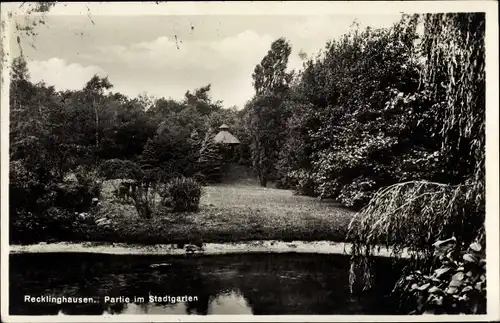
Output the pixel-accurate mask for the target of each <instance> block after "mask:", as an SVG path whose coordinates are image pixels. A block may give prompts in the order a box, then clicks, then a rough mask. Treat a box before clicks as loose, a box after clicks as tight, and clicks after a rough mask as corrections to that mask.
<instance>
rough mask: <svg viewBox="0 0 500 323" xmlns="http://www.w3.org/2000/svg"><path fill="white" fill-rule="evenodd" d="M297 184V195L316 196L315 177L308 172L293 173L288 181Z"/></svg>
mask: <svg viewBox="0 0 500 323" xmlns="http://www.w3.org/2000/svg"><path fill="white" fill-rule="evenodd" d="M287 181H289V182H292V183H293V182H294V183H295V190H294V191H295V193H296V194H299V195H306V196H315V195H316V183H315V182H314V178H313V176H312V175H311V174H310V172H308V171H306V170H299V171H292V172H290V174H289V178H288V179H287Z"/></svg>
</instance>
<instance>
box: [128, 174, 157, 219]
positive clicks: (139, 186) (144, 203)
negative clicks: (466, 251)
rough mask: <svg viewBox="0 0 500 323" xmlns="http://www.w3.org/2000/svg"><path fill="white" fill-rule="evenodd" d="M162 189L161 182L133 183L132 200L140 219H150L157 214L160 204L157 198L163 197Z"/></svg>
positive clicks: (143, 181)
mask: <svg viewBox="0 0 500 323" xmlns="http://www.w3.org/2000/svg"><path fill="white" fill-rule="evenodd" d="M162 187H163V184H161V183H160V182H159V181H154V180H149V179H143V180H140V181H136V182H134V183H132V185H131V188H130V189H131V190H130V198H131V200H132V204H133V205H134V207H135V209H136V210H137V214H138V215H139V216H140V217H142V218H146V219H150V218H152V217H153V216H154V215H156V214H157V211H158V206H159V204H160V203H159V202H158V199H157V197H159V196H160V195H161V194H160V193H161V191H162Z"/></svg>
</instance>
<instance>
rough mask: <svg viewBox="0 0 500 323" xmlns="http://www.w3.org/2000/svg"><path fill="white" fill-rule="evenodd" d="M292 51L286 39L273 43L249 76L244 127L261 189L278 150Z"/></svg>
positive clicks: (264, 184)
mask: <svg viewBox="0 0 500 323" xmlns="http://www.w3.org/2000/svg"><path fill="white" fill-rule="evenodd" d="M291 51H292V48H291V46H290V44H289V43H288V41H287V40H286V39H284V38H280V39H278V40H276V41H274V42H273V43H272V44H271V49H270V50H269V51H268V53H267V55H266V56H265V57H264V58H263V59H262V61H261V63H260V64H258V65H257V66H256V67H255V70H254V73H253V74H252V77H253V86H254V89H255V97H254V99H253V100H252V101H251V102H250V103H249V104H248V105H247V111H248V117H247V120H248V124H247V126H248V129H249V132H250V137H251V146H252V162H253V165H254V168H255V170H256V172H257V175H258V176H259V181H260V184H261V186H263V187H265V186H267V181H268V179H269V176H270V175H271V173H272V167H273V165H274V164H275V163H276V160H277V152H278V151H279V149H278V147H279V146H280V140H279V139H280V138H281V136H280V132H281V130H282V129H281V128H282V125H283V122H282V121H283V119H284V116H283V113H282V112H283V111H281V109H280V108H281V105H282V102H283V99H284V97H285V94H286V92H287V90H288V88H289V84H290V82H291V80H292V78H293V74H292V73H289V72H287V65H288V58H289V56H290V53H291Z"/></svg>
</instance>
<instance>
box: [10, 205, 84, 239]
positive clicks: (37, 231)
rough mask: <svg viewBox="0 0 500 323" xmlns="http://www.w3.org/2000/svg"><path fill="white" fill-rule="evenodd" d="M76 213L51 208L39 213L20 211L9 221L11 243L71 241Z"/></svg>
mask: <svg viewBox="0 0 500 323" xmlns="http://www.w3.org/2000/svg"><path fill="white" fill-rule="evenodd" d="M77 216H78V213H75V212H71V211H69V210H66V209H63V208H57V207H51V208H49V209H47V210H46V211H43V212H41V213H38V214H37V213H33V212H29V211H24V210H21V211H19V212H18V213H17V214H16V216H15V217H14V218H13V219H11V241H12V242H24V243H29V242H39V241H46V240H58V241H60V240H71V238H72V233H73V228H74V227H76V226H77V224H76V222H77Z"/></svg>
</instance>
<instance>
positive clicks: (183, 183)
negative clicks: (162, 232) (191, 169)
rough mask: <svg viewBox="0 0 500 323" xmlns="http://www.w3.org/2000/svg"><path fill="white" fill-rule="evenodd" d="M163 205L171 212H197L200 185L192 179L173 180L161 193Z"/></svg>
mask: <svg viewBox="0 0 500 323" xmlns="http://www.w3.org/2000/svg"><path fill="white" fill-rule="evenodd" d="M162 198H163V203H164V205H165V206H167V207H170V208H171V209H172V211H173V212H196V211H198V210H199V205H200V198H201V185H200V184H199V183H198V182H197V181H195V180H194V179H192V178H184V177H180V178H174V179H172V180H171V181H170V182H168V184H167V185H166V187H165V190H164V192H163V193H162Z"/></svg>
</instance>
